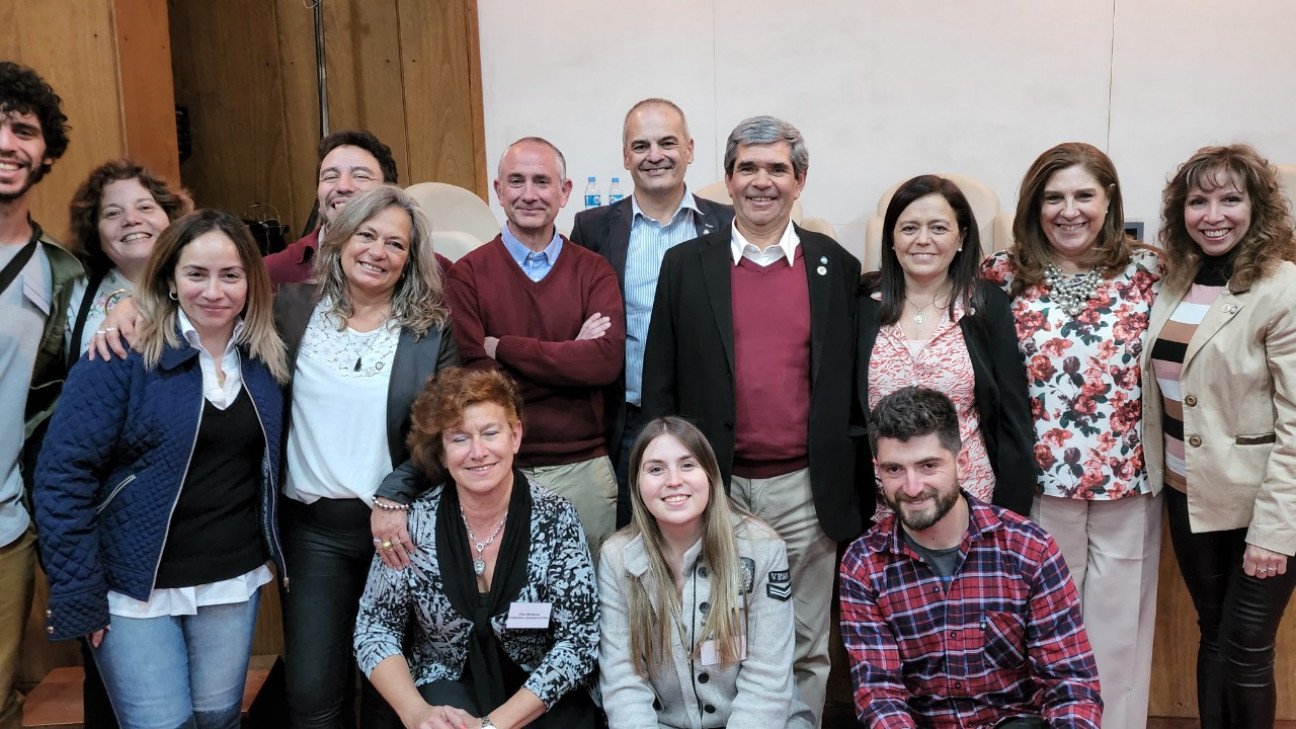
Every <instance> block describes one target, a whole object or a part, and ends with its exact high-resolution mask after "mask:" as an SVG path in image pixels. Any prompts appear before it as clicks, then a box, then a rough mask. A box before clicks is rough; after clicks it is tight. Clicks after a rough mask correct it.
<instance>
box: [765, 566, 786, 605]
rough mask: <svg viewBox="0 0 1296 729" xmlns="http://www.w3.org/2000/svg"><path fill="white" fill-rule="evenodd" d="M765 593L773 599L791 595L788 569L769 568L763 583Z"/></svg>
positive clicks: (784, 598)
mask: <svg viewBox="0 0 1296 729" xmlns="http://www.w3.org/2000/svg"><path fill="white" fill-rule="evenodd" d="M765 594H766V595H769V596H770V597H772V598H774V599H775V600H787V599H788V598H790V597H792V575H791V574H790V573H789V572H788V570H771V571H770V573H769V579H768V580H767V581H766V583H765Z"/></svg>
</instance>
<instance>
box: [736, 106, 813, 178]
mask: <svg viewBox="0 0 1296 729" xmlns="http://www.w3.org/2000/svg"><path fill="white" fill-rule="evenodd" d="M775 142H787V143H788V145H789V146H790V147H792V173H793V174H794V175H795V176H796V177H798V178H799V177H801V176H802V175H804V174H805V173H806V170H807V169H809V168H810V150H809V149H807V148H806V143H805V137H803V136H801V131H800V130H798V129H797V128H796V127H794V126H792V125H791V124H789V123H787V122H785V121H783V120H782V119H777V118H775V117H772V116H753V117H750V118H747V119H743V120H742V121H740V122H738V126H736V127H734V130H733V131H732V132H729V141H728V142H727V143H726V144H725V156H724V171H725V177H732V176H733V171H734V164H735V162H736V161H737V159H738V147H740V146H744V145H748V144H774V143H775Z"/></svg>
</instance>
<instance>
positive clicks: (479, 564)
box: [459, 506, 508, 577]
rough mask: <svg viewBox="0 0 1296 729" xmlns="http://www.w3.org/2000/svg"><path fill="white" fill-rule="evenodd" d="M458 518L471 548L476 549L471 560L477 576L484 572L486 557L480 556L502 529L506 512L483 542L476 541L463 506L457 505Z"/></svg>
mask: <svg viewBox="0 0 1296 729" xmlns="http://www.w3.org/2000/svg"><path fill="white" fill-rule="evenodd" d="M459 518H460V519H463V523H464V529H465V530H467V532H468V541H470V542H472V546H473V549H475V550H477V558H476V559H474V560H473V572H476V573H477V576H478V577H480V576H482V575H484V574H486V559H485V558H484V557H482V553H483V552H485V551H486V548H487V547H489V546H490V545H491V542H494V541H495V537H498V536H499V533H500V531H501V530H502V529H504V521H505V520H506V519H508V512H507V511H505V512H504V516H503V517H502V518H501V519H500V522H499V524H497V525H496V526H495V531H493V532H491V535H490V536H489V537H487V538H486V541H484V542H479V541H477V535H476V534H473V530H472V527H470V526H468V516H467V515H466V514H464V510H463V506H460V507H459Z"/></svg>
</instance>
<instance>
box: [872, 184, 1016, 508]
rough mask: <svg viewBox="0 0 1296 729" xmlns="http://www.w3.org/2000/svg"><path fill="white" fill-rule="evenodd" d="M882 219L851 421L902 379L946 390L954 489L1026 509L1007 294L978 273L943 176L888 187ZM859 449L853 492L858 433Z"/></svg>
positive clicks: (970, 220)
mask: <svg viewBox="0 0 1296 729" xmlns="http://www.w3.org/2000/svg"><path fill="white" fill-rule="evenodd" d="M882 225H883V230H882V270H881V271H879V272H876V273H869V274H865V275H864V276H863V278H862V281H861V286H860V296H859V355H858V357H859V363H860V365H859V368H858V373H859V374H858V376H859V386H858V388H857V392H858V397H859V400H858V402H857V403H856V407H855V413H856V417H855V424H856V430H857V432H863V429H864V428H866V427H867V424H866V422H865V418H866V416H865V414H866V413H868V412H870V411H872V409H873V408H875V407H877V404H878V402H880V401H881V400H882V398H883V397H885V396H887V395H888V394H890V393H892V392H895V391H896V390H898V389H900V388H901V387H905V386H907V385H913V384H915V383H917V384H920V385H922V386H924V387H929V388H931V389H934V390H936V391H938V392H941V393H944V394H945V395H946V396H948V397H949V398H950V399H951V400H953V402H954V404H955V406H956V407H957V409H958V416H959V434H960V436H961V437H962V439H963V443H964V448H965V451H966V455H967V458H968V467H967V468H966V469H964V471H963V472H962V474H961V475H962V476H963V482H962V484H963V488H965V489H967V490H968V491H969V492H970V493H971V494H972V495H974V496H976V497H977V498H979V499H981V500H983V501H987V502H992V503H994V504H996V505H998V506H1003V507H1005V508H1008V509H1012V510H1014V511H1017V512H1018V513H1021V514H1025V513H1026V512H1027V511H1029V509H1030V503H1031V496H1032V494H1033V492H1034V486H1035V478H1034V476H1035V468H1034V463H1033V462H1032V459H1031V446H1032V438H1031V421H1030V410H1029V408H1028V406H1027V400H1026V373H1025V370H1024V368H1023V367H1022V363H1021V359H1020V358H1019V357H1017V355H1016V348H1017V333H1016V330H1015V329H1014V327H1013V319H1012V314H1011V313H1010V312H1009V308H1008V298H1007V297H1006V296H1005V295H1004V294H1003V292H1002V291H999V290H997V289H995V287H994V286H993V285H991V284H989V283H987V282H984V281H979V280H978V279H977V266H978V265H979V263H980V261H981V239H980V233H979V232H978V226H977V222H976V218H975V217H974V216H973V214H972V206H971V205H970V204H969V203H968V201H967V197H966V196H964V195H963V192H962V191H961V190H959V188H958V186H957V185H955V184H954V183H953V182H951V181H950V180H948V179H945V178H943V177H938V176H936V175H921V176H918V177H915V178H913V179H911V180H908V181H906V182H905V183H903V184H902V185H900V187H898V188H897V189H896V192H895V194H894V195H893V196H892V197H891V201H890V203H889V204H888V205H887V210H886V215H885V216H884V217H883V224H882ZM860 450H861V451H862V452H863V453H862V455H861V457H860V458H858V459H857V471H858V475H857V480H858V481H859V482H860V492H861V493H874V492H875V490H876V488H877V485H878V484H877V481H876V474H875V473H874V468H873V459H872V456H871V455H870V454H869V453H868V448H867V444H866V443H863V441H862V440H861V448H860ZM870 501H873V500H870Z"/></svg>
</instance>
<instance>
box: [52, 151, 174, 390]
mask: <svg viewBox="0 0 1296 729" xmlns="http://www.w3.org/2000/svg"><path fill="white" fill-rule="evenodd" d="M70 208H71V210H70V213H71V219H72V235H73V240H72V246H71V247H72V250H73V251H74V252H75V253H76V254H77V255H78V256H79V257H80V258H81V263H82V264H83V265H84V266H85V270H86V278H84V279H81V280H80V281H78V282H77V284H76V286H75V287H74V288H73V290H72V300H71V303H70V304H69V306H68V312H67V329H66V334H67V336H65V337H64V342H65V343H66V347H67V349H68V365H69V366H71V365H72V364H74V363H75V362H76V361H77V360H78V359H79V358H80V357H81V354H82V353H83V352H84V351H85V350H86V348H87V347H89V346H90V341H91V339H93V338H94V336H95V333H96V332H97V331H98V330H99V328H100V327H101V326H102V323H103V321H104V318H105V317H106V316H107V315H108V312H109V311H111V310H112V308H113V307H114V306H116V304H117V302H118V301H120V300H121V299H122V298H123V297H126V296H129V295H130V293H131V291H133V290H134V288H135V284H136V282H138V281H139V280H140V276H141V275H142V274H143V272H144V264H145V263H147V262H148V257H149V253H150V252H151V251H152V250H153V244H154V243H155V242H156V241H157V238H158V236H159V235H161V233H162V231H163V230H166V228H167V226H168V225H170V224H171V222H172V221H174V220H175V219H176V218H179V217H180V216H181V215H184V214H185V213H187V212H189V211H190V210H191V209H192V208H193V203H192V202H191V201H190V200H189V195H188V194H187V193H186V192H185V191H184V190H183V189H175V188H172V187H170V186H169V185H167V183H166V181H164V180H162V179H161V178H159V177H157V176H156V175H154V174H153V173H152V172H150V171H149V170H148V169H147V168H146V167H144V166H143V165H141V164H139V163H138V162H134V161H132V160H128V159H119V160H112V161H110V162H105V163H103V164H102V165H100V166H98V167H96V168H95V169H94V171H92V172H91V173H90V176H89V177H87V178H86V179H85V181H84V182H82V183H81V186H80V187H79V188H77V191H76V194H75V195H74V196H73V197H72V204H71V206H70Z"/></svg>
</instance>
